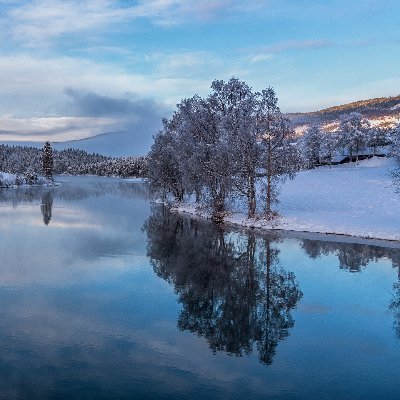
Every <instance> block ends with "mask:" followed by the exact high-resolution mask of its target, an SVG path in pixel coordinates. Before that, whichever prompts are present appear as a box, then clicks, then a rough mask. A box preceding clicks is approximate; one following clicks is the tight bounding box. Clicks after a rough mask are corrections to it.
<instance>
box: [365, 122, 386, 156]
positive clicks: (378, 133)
mask: <svg viewBox="0 0 400 400" xmlns="http://www.w3.org/2000/svg"><path fill="white" fill-rule="evenodd" d="M388 139H389V133H388V130H387V129H383V128H379V127H371V128H370V129H369V130H368V131H367V145H368V147H371V149H372V150H373V154H374V155H375V154H376V152H377V149H378V147H382V146H386V145H387V144H388Z"/></svg>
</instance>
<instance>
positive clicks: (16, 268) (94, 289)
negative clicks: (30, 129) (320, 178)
mask: <svg viewBox="0 0 400 400" xmlns="http://www.w3.org/2000/svg"><path fill="white" fill-rule="evenodd" d="M61 180H62V181H63V185H62V186H61V187H58V188H55V189H30V190H0V223H1V225H0V257H1V262H0V305H1V308H0V398H4V399H184V398H190V399H210V398H216V399H242V398H247V399H253V398H254V399H266V398H268V399H333V398H336V399H377V398H382V399H398V398H400V380H399V376H400V285H399V282H400V280H399V268H400V246H398V245H395V244H388V243H386V244H385V243H375V244H374V245H373V246H372V245H366V244H363V243H358V244H356V243H349V242H347V243H341V242H339V241H338V240H337V239H335V238H333V237H323V236H320V237H317V238H318V240H315V238H316V237H314V240H312V239H310V238H306V237H302V238H300V237H297V238H295V237H292V238H289V237H285V236H283V235H278V234H273V235H266V234H264V235H261V234H257V233H249V232H239V231H237V230H235V229H228V228H225V230H222V229H221V228H218V227H216V226H215V225H213V224H210V223H208V222H204V221H194V220H191V219H189V218H182V217H179V216H177V215H174V214H169V213H167V212H166V211H165V210H164V209H163V208H162V207H161V206H159V205H156V204H151V203H150V201H149V200H148V198H147V195H146V190H145V189H144V188H143V186H142V185H141V184H140V183H132V182H126V181H125V182H124V181H122V180H116V179H114V180H113V179H95V178H62V179H61Z"/></svg>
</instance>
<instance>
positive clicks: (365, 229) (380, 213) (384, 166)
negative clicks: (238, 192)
mask: <svg viewBox="0 0 400 400" xmlns="http://www.w3.org/2000/svg"><path fill="white" fill-rule="evenodd" d="M394 166H395V164H394V160H393V159H389V158H378V157H374V158H371V159H369V160H364V161H360V163H359V164H356V163H350V164H343V165H338V166H333V167H332V168H329V167H320V168H316V169H313V170H307V171H302V172H300V173H299V174H298V175H297V176H296V178H295V179H294V180H293V181H287V182H286V183H285V184H284V185H283V187H282V191H281V194H280V196H279V200H280V203H279V204H278V206H277V211H278V212H279V214H280V217H279V218H278V219H276V220H273V221H266V220H265V219H262V218H260V219H248V218H247V217H246V206H245V204H244V203H243V202H242V203H240V202H238V206H237V208H235V209H233V210H232V211H233V212H232V213H230V214H229V215H228V216H227V217H226V218H225V221H226V222H227V223H232V224H236V225H241V226H247V227H256V228H262V229H284V230H291V231H304V232H319V233H336V234H342V235H351V236H357V237H363V238H375V239H386V240H400V196H399V195H398V194H396V193H395V188H394V187H393V184H392V180H391V176H390V174H389V171H390V169H391V168H393V167H394ZM174 209H175V210H177V211H179V212H186V213H189V214H193V215H199V216H201V217H205V218H207V217H208V214H207V213H206V212H204V211H202V212H199V211H198V210H196V207H195V205H194V204H179V205H176V206H175V207H174Z"/></svg>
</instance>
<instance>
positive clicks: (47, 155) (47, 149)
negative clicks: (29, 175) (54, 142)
mask: <svg viewBox="0 0 400 400" xmlns="http://www.w3.org/2000/svg"><path fill="white" fill-rule="evenodd" d="M53 170H54V162H53V149H52V148H51V144H50V142H46V143H45V144H44V146H43V154H42V172H43V175H44V176H45V177H46V179H48V180H50V181H52V180H53Z"/></svg>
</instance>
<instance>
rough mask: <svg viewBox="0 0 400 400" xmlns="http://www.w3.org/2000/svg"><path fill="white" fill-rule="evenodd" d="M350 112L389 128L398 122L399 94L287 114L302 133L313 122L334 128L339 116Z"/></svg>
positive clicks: (337, 125)
mask: <svg viewBox="0 0 400 400" xmlns="http://www.w3.org/2000/svg"><path fill="white" fill-rule="evenodd" d="M352 112H359V113H360V114H362V115H363V117H364V118H366V119H368V120H369V121H370V123H371V125H372V126H377V127H380V128H391V127H393V126H395V125H396V124H398V123H399V122H400V96H394V97H379V98H376V99H369V100H361V101H356V102H353V103H348V104H343V105H338V106H333V107H329V108H326V109H323V110H320V111H313V112H307V113H290V114H287V116H288V117H289V118H290V119H291V121H292V123H293V125H294V126H295V128H296V131H297V132H298V133H302V132H304V131H305V130H306V129H307V127H309V126H310V125H313V124H321V125H322V126H323V127H324V129H325V130H327V131H333V130H336V129H337V128H338V127H339V122H340V116H341V115H344V114H350V113H352Z"/></svg>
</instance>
